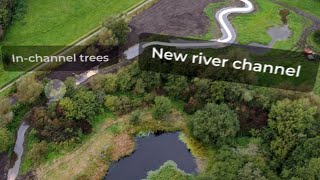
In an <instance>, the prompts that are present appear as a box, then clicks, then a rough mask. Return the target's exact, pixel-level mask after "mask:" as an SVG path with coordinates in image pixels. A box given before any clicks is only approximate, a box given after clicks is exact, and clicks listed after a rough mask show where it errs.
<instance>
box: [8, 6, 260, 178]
mask: <svg viewBox="0 0 320 180" xmlns="http://www.w3.org/2000/svg"><path fill="white" fill-rule="evenodd" d="M240 1H242V2H243V3H244V5H245V6H244V7H227V8H223V9H221V10H220V11H218V12H217V13H216V14H215V18H216V19H217V21H218V23H219V25H220V27H221V32H222V37H221V38H219V39H213V40H211V41H209V42H193V43H192V42H190V43H174V42H173V43H166V42H149V43H147V44H143V46H142V47H144V48H145V47H148V46H151V45H163V46H175V47H208V46H214V45H216V44H217V43H233V42H234V41H235V39H236V32H235V30H234V28H233V27H232V25H231V23H230V21H229V20H228V16H229V15H230V14H232V13H250V12H252V11H253V10H254V6H253V5H252V3H251V2H250V1H249V0H240ZM124 54H125V55H126V57H127V59H128V60H131V59H133V58H135V57H137V56H138V55H139V45H135V46H133V47H131V48H129V49H128V50H127V51H125V52H124ZM97 73H98V71H95V72H92V71H88V72H86V73H84V74H83V76H81V78H80V80H81V82H80V83H79V84H81V83H82V82H84V81H85V80H86V79H88V78H90V77H91V76H93V75H95V74H97ZM80 80H79V81H80ZM28 128H29V125H28V124H26V123H22V125H21V126H20V128H19V130H18V132H17V140H16V143H15V147H14V153H15V154H16V155H17V160H16V161H15V163H14V166H13V167H12V168H11V169H9V172H8V180H14V179H16V177H17V176H18V174H19V169H20V165H21V157H22V155H23V144H24V139H25V133H26V131H27V129H28ZM175 136H177V135H176V134H175V135H163V136H160V137H150V138H149V139H148V138H147V139H138V144H139V143H140V144H141V145H140V149H139V150H137V152H136V153H135V155H132V156H133V157H131V158H128V159H124V160H123V161H121V164H120V163H119V165H116V166H115V167H113V168H112V169H111V170H110V174H109V175H108V176H107V179H117V178H116V177H118V179H117V180H120V179H121V178H122V179H123V177H124V176H123V174H124V173H121V172H120V171H121V169H122V167H127V166H128V165H130V168H129V169H131V170H132V171H130V173H132V175H134V177H139V178H140V177H142V178H144V177H145V173H146V172H147V171H149V170H152V169H156V168H158V167H159V166H160V165H161V164H163V163H164V162H163V161H164V160H165V159H174V160H176V163H177V164H178V167H179V168H181V169H182V170H185V171H186V172H191V173H192V172H194V171H195V167H194V164H191V163H185V162H189V161H190V158H191V157H190V156H191V155H187V154H186V150H184V151H182V150H179V151H171V150H174V148H178V149H179V148H180V147H176V146H172V147H171V148H170V147H169V146H170V145H171V144H170V142H171V143H172V141H174V140H175V139H176V138H177V137H175ZM164 140H165V141H164ZM149 141H150V142H149ZM151 141H155V143H157V142H159V143H160V144H161V145H162V146H161V150H160V148H159V149H158V150H157V151H155V150H156V149H153V150H154V151H152V152H157V153H161V156H160V159H158V160H157V159H155V157H154V156H152V157H151V156H150V157H149V158H146V157H144V158H141V157H140V156H141V155H140V152H145V153H147V151H146V150H145V149H144V148H151V147H150V146H147V145H146V146H145V144H148V143H152V142H151ZM181 143H182V142H181ZM174 145H176V144H174ZM167 146H168V148H169V149H168V151H165V150H164V148H167ZM179 146H181V145H179ZM156 147H158V146H156ZM170 149H171V150H170ZM182 152H183V153H185V154H184V155H183V154H180V153H182ZM166 156H172V158H171V157H166ZM139 157H140V158H139ZM135 158H137V159H139V160H138V161H136V162H142V161H145V162H143V163H142V164H141V165H143V166H136V165H135V164H134V163H133V162H134V161H133V160H134V159H135ZM149 161H150V162H149ZM151 161H152V162H151ZM128 167H129V166H128ZM135 168H141V169H135ZM149 168H150V169H149ZM135 171H136V172H135ZM126 173H127V172H126ZM142 175H143V176H142Z"/></svg>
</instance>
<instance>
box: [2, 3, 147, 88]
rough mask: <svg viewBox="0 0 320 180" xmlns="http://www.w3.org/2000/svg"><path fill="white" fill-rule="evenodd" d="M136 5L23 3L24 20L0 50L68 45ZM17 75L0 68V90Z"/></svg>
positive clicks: (14, 27) (6, 37)
mask: <svg viewBox="0 0 320 180" xmlns="http://www.w3.org/2000/svg"><path fill="white" fill-rule="evenodd" d="M140 1H142V0H107V1H106V0H67V1H61V0H26V4H27V7H26V14H25V17H24V18H23V19H22V20H19V21H17V22H14V23H13V25H12V26H11V27H10V28H9V30H8V31H7V33H6V36H5V39H4V40H3V41H2V42H0V46H3V45H18V46H21V45H25V46H32V45H43V46H54V45H68V44H71V43H72V42H74V41H75V40H77V39H78V38H80V37H81V36H83V35H85V34H86V33H88V32H90V31H91V30H93V29H94V28H96V27H97V26H99V24H100V23H101V22H102V21H103V20H104V19H105V18H106V17H108V16H113V15H118V14H121V13H122V12H124V11H126V10H128V9H129V8H131V7H133V6H134V5H135V4H137V3H139V2H140ZM52 50H53V52H52V53H54V52H55V50H54V49H52ZM21 73H22V72H5V71H3V68H2V66H0V87H1V85H3V84H4V83H6V82H8V81H10V80H12V79H15V78H16V77H17V76H19V75H20V74H21Z"/></svg>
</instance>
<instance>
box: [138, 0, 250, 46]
mask: <svg viewBox="0 0 320 180" xmlns="http://www.w3.org/2000/svg"><path fill="white" fill-rule="evenodd" d="M240 1H242V2H243V3H244V4H245V6H244V7H227V8H223V9H221V10H219V11H218V12H217V13H216V16H215V17H216V19H217V21H218V23H219V25H220V27H221V32H222V37H221V38H219V39H213V40H211V42H195V43H194V42H193V43H186V42H184V43H174V42H171V43H168V42H159V41H154V42H149V43H146V44H143V45H142V48H146V47H148V46H152V45H162V46H175V47H209V46H216V45H219V44H220V43H234V42H235V40H236V37H237V34H236V32H235V30H234V28H233V26H232V25H231V23H230V21H229V20H228V16H229V15H230V14H233V13H250V12H252V11H253V10H254V6H253V5H252V3H251V2H250V1H249V0H240Z"/></svg>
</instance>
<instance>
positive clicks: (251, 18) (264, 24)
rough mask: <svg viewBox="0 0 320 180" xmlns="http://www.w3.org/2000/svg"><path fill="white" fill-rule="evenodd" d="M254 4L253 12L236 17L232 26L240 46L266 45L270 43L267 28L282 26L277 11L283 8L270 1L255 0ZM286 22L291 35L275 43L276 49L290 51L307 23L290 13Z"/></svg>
mask: <svg viewBox="0 0 320 180" xmlns="http://www.w3.org/2000/svg"><path fill="white" fill-rule="evenodd" d="M255 3H256V7H257V8H256V10H255V12H253V13H249V14H241V15H236V16H235V17H234V18H233V20H232V24H233V26H234V27H235V29H236V31H237V36H238V37H237V41H238V42H239V43H240V44H249V43H252V42H256V43H260V44H265V45H267V44H268V43H269V42H270V41H271V37H270V36H269V35H268V33H267V30H268V28H270V27H274V26H279V25H282V21H281V17H280V15H279V11H280V10H281V9H283V7H281V6H279V5H276V4H274V3H272V2H271V1H270V0H255ZM288 22H289V28H290V30H291V32H292V35H291V37H290V39H288V40H286V41H281V42H277V44H276V45H275V47H276V48H280V49H291V48H292V47H293V46H294V44H295V43H296V42H297V41H298V39H299V37H300V35H301V33H302V31H303V29H304V28H305V27H306V25H308V23H309V22H308V21H305V20H304V19H303V17H301V16H299V15H297V14H295V13H293V12H290V15H289V16H288Z"/></svg>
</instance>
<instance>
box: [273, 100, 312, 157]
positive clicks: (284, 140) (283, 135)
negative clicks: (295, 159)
mask: <svg viewBox="0 0 320 180" xmlns="http://www.w3.org/2000/svg"><path fill="white" fill-rule="evenodd" d="M315 114H316V107H313V106H312V105H311V103H310V101H309V100H307V99H299V100H294V101H291V100H288V99H285V100H282V101H278V102H277V103H276V104H275V105H273V106H272V108H271V111H270V113H269V122H268V125H269V127H270V128H271V130H272V132H273V138H272V140H271V145H270V149H271V152H272V153H273V154H274V160H275V163H279V162H282V161H283V160H284V159H285V157H287V155H288V152H290V151H292V150H293V149H294V148H295V147H296V145H298V143H299V142H300V141H301V139H303V138H305V137H307V136H308V134H309V133H310V131H311V128H312V125H313V124H314V123H315V118H314V116H315Z"/></svg>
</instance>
